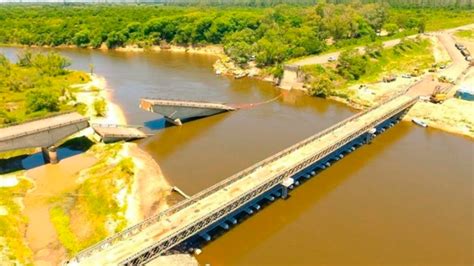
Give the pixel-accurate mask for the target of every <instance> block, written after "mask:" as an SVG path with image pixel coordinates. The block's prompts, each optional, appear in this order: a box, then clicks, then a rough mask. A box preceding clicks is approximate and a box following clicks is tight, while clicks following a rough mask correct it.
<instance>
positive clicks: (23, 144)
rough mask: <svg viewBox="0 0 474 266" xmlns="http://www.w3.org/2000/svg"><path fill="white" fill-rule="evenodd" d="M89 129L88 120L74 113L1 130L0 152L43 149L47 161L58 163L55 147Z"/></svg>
mask: <svg viewBox="0 0 474 266" xmlns="http://www.w3.org/2000/svg"><path fill="white" fill-rule="evenodd" d="M87 127H89V120H88V118H86V117H84V116H82V115H80V114H78V113H76V112H73V113H64V114H59V115H54V116H50V117H47V118H43V119H38V120H33V121H29V122H25V123H22V124H18V125H13V126H9V127H5V128H0V152H1V151H10V150H19V149H28V148H37V147H41V148H42V149H43V155H44V156H45V161H51V162H56V161H57V158H56V148H55V147H54V145H55V144H56V143H58V142H59V141H61V140H63V139H65V138H66V137H68V136H70V135H72V134H74V133H77V132H79V131H81V130H82V129H84V128H87Z"/></svg>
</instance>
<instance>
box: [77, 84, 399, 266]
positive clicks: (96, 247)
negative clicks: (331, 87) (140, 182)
mask: <svg viewBox="0 0 474 266" xmlns="http://www.w3.org/2000/svg"><path fill="white" fill-rule="evenodd" d="M405 93H406V91H401V92H399V93H397V94H396V95H395V96H394V97H393V98H391V99H388V100H386V101H384V102H383V103H381V104H378V105H375V106H373V107H371V108H369V109H367V110H365V111H362V112H359V113H357V114H355V115H353V116H351V117H349V118H347V119H344V120H342V121H340V122H339V123H336V124H334V125H333V126H331V127H329V128H327V129H325V130H323V131H321V132H319V133H317V134H315V135H313V136H311V137H308V138H306V139H304V140H302V141H300V142H298V143H296V144H294V145H292V146H290V147H289V148H286V149H284V150H282V151H280V152H278V153H276V154H274V155H272V156H270V157H268V158H266V159H264V160H262V161H260V162H258V163H256V164H254V165H252V166H250V167H248V168H246V169H244V170H242V171H240V172H238V173H236V174H234V175H232V176H230V177H228V178H226V179H224V180H222V181H221V182H218V183H216V184H215V185H213V186H211V187H209V188H207V189H204V190H202V191H201V192H198V193H197V194H195V195H193V196H191V197H190V198H189V199H186V200H183V201H181V202H179V203H177V204H175V205H173V206H172V207H170V208H168V209H167V210H165V211H163V212H160V213H159V214H157V215H154V216H152V217H149V218H147V219H145V220H143V221H142V222H140V223H138V224H136V225H133V226H131V227H129V228H127V229H125V230H124V231H122V232H119V233H117V234H114V235H112V236H110V237H107V238H106V239H104V240H102V241H101V242H98V243H97V244H95V245H92V246H90V247H89V248H87V249H84V250H83V251H81V252H79V253H78V254H76V256H75V257H74V258H72V259H73V260H77V261H80V260H81V259H82V258H84V257H87V256H89V255H90V254H91V253H93V252H95V251H99V250H102V249H103V248H104V247H106V246H107V245H112V244H113V243H114V242H116V241H119V240H121V239H122V238H124V237H129V236H132V235H134V234H136V233H138V232H140V231H141V230H143V229H144V228H146V227H148V226H149V225H151V224H154V223H156V222H158V221H159V220H160V219H162V218H163V217H166V216H169V215H172V214H174V213H176V212H178V211H181V210H182V209H184V208H186V207H188V206H189V205H191V204H193V203H194V202H196V201H199V200H201V199H203V198H205V197H207V196H208V195H210V194H212V193H214V192H216V191H218V190H220V189H222V188H224V187H226V186H229V185H230V184H232V183H234V182H236V181H238V180H240V179H242V178H243V177H245V176H247V175H249V174H251V173H252V172H254V171H255V170H257V169H258V168H260V167H262V166H264V165H266V164H269V163H271V162H273V161H276V160H278V159H280V158H281V157H283V156H286V155H287V154H289V153H291V152H293V151H295V150H297V149H299V148H301V147H303V146H305V145H307V144H309V143H310V142H312V141H314V140H315V139H317V138H319V137H321V136H323V135H325V134H328V133H329V132H331V131H333V130H335V129H336V128H339V127H341V126H343V125H345V124H347V123H348V122H351V121H353V120H355V119H358V118H359V117H361V116H363V115H365V114H367V113H368V112H370V111H372V110H374V109H376V108H378V107H380V106H382V105H384V104H387V103H388V102H390V101H393V100H395V99H396V98H398V97H399V96H401V95H403V94H405Z"/></svg>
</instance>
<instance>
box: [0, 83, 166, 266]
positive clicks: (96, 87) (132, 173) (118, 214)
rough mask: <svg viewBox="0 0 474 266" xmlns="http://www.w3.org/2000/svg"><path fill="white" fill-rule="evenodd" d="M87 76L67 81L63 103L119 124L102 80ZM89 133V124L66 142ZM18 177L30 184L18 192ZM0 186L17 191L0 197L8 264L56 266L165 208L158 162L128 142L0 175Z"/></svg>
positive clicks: (123, 121)
mask: <svg viewBox="0 0 474 266" xmlns="http://www.w3.org/2000/svg"><path fill="white" fill-rule="evenodd" d="M89 77H90V81H89V82H87V83H85V84H75V85H72V86H70V88H71V90H70V91H71V94H72V95H73V97H72V99H73V100H71V102H69V103H68V104H70V105H75V106H76V105H78V104H81V105H83V106H85V107H84V108H81V111H82V112H83V114H84V115H86V116H88V117H89V118H90V122H91V123H107V124H126V119H125V116H124V114H123V112H122V110H121V108H120V107H119V106H118V105H116V104H114V102H113V100H112V99H113V94H112V90H111V89H109V88H108V87H107V83H106V80H105V78H103V77H101V76H99V75H89ZM98 99H99V100H100V101H104V103H105V111H104V113H103V114H101V115H98V113H97V110H96V109H97V108H96V107H95V102H96V101H97V100H98ZM93 136H94V132H93V130H92V129H91V128H89V129H86V130H84V131H82V132H79V133H78V134H76V135H74V136H72V137H71V138H69V139H74V138H81V137H87V138H89V139H94V137H93ZM19 175H20V176H21V178H20V176H19ZM12 177H14V179H12ZM12 180H13V181H15V182H13V183H12ZM18 180H27V181H28V184H30V185H31V187H32V188H31V189H30V190H28V192H26V191H25V192H24V193H19V192H18V191H19V190H22V187H24V185H23V181H21V182H19V181H18ZM25 182H26V181H25ZM3 184H6V185H5V186H7V185H8V186H10V187H11V189H10V190H12V191H13V192H12V193H13V194H15V195H16V194H18V195H16V196H15V197H14V198H12V199H13V201H11V202H4V201H3V200H2V201H1V202H0V219H2V220H4V219H6V221H10V223H11V221H12V220H13V221H17V222H15V223H12V225H15V226H11V227H12V228H10V227H8V228H10V229H11V230H10V231H9V232H8V236H12V237H10V238H8V239H4V238H3V237H2V238H1V239H0V246H2V247H3V248H2V252H0V257H1V258H2V261H5V262H8V263H12V264H16V263H19V264H29V263H34V264H35V265H58V264H60V263H61V262H62V261H63V260H64V259H66V258H67V257H69V256H71V255H72V254H74V253H76V252H78V251H80V250H81V249H83V248H86V247H87V246H88V245H91V244H94V243H95V242H97V241H100V240H101V239H103V238H105V237H106V236H107V235H109V234H113V233H115V232H117V231H120V230H122V229H124V228H125V227H127V226H130V225H133V224H135V223H137V222H139V221H141V220H143V219H145V218H147V217H149V216H151V215H153V214H156V213H158V212H160V211H162V210H164V209H166V208H167V207H168V205H167V200H166V198H167V197H168V195H170V193H171V187H170V185H169V184H168V182H167V181H166V179H165V178H164V176H163V174H162V173H161V170H160V167H159V166H158V164H157V163H156V162H155V161H154V160H153V159H152V158H151V157H150V156H149V155H148V154H147V153H145V152H144V151H142V150H141V149H140V148H139V147H138V146H137V145H136V144H134V143H122V142H121V143H115V144H94V145H93V146H92V147H91V148H90V149H89V150H88V151H87V152H85V153H81V154H79V155H75V156H72V157H69V158H66V159H63V160H61V161H60V163H59V164H55V165H52V164H46V165H41V166H39V167H36V168H33V169H30V170H27V171H19V172H15V173H10V174H7V175H0V185H1V186H2V189H3V187H4V186H3ZM20 185H21V186H20ZM10 194H11V193H10ZM10 194H9V195H10ZM13 194H12V195H13ZM2 195H3V193H2ZM141 195H153V197H144V196H141ZM6 197H7V199H8V198H10V196H8V195H6ZM98 203H99V204H98ZM2 222H3V221H2ZM2 228H3V227H2ZM8 228H7V229H5V230H7V231H8ZM3 258H5V259H3Z"/></svg>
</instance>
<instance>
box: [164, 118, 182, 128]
mask: <svg viewBox="0 0 474 266" xmlns="http://www.w3.org/2000/svg"><path fill="white" fill-rule="evenodd" d="M165 120H166V121H168V122H169V123H171V124H173V125H175V126H182V125H183V123H182V122H181V120H180V119H179V118H171V117H167V116H165Z"/></svg>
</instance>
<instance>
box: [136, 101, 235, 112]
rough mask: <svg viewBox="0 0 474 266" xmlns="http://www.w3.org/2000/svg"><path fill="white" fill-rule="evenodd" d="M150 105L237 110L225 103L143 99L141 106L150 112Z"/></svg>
mask: <svg viewBox="0 0 474 266" xmlns="http://www.w3.org/2000/svg"><path fill="white" fill-rule="evenodd" d="M150 105H162V106H178V107H194V108H206V109H220V110H227V111H232V110H235V108H234V107H232V106H229V105H226V104H223V103H211V102H200V101H184V100H165V99H154V98H143V99H141V101H140V106H141V107H142V108H143V109H146V110H148V109H149V106H150Z"/></svg>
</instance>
